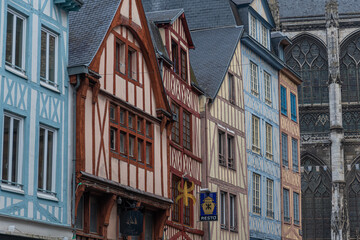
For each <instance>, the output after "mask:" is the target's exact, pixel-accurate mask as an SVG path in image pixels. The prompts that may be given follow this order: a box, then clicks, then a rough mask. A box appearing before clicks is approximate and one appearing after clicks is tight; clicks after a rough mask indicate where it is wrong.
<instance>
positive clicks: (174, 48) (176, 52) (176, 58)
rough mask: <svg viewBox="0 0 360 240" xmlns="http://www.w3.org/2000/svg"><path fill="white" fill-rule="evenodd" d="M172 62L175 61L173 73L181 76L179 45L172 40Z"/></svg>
mask: <svg viewBox="0 0 360 240" xmlns="http://www.w3.org/2000/svg"><path fill="white" fill-rule="evenodd" d="M171 61H173V71H174V73H176V74H178V75H179V72H180V71H179V69H180V68H179V65H180V64H179V43H178V42H177V41H175V39H171Z"/></svg>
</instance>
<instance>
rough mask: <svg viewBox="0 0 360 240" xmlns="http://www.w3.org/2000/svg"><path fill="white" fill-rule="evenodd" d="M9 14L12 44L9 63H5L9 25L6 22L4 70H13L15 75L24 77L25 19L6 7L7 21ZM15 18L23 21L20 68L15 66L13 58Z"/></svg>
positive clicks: (14, 51)
mask: <svg viewBox="0 0 360 240" xmlns="http://www.w3.org/2000/svg"><path fill="white" fill-rule="evenodd" d="M9 13H11V14H12V15H13V22H12V23H13V26H12V40H11V41H12V44H11V51H10V52H11V63H10V62H8V61H6V54H7V53H6V52H7V49H6V44H7V29H8V27H9V25H8V24H9V23H8V22H7V23H6V31H5V35H6V37H5V39H4V40H5V41H4V42H5V59H4V60H5V68H6V69H7V70H10V71H11V70H13V71H15V73H20V74H21V75H24V76H25V74H26V70H25V68H26V66H25V65H26V59H25V55H26V33H27V29H26V26H27V21H26V20H27V17H26V16H24V15H22V14H20V13H18V12H17V11H15V10H13V9H12V8H10V7H8V9H7V11H6V19H7V16H8V14H9ZM17 18H19V19H21V20H22V21H23V24H22V39H21V61H20V62H21V66H16V63H15V61H16V58H15V55H16V32H17V29H16V21H14V20H17Z"/></svg>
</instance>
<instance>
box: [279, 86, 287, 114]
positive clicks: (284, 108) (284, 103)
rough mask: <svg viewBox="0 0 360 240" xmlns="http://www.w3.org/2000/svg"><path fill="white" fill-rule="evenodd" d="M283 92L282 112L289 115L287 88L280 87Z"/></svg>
mask: <svg viewBox="0 0 360 240" xmlns="http://www.w3.org/2000/svg"><path fill="white" fill-rule="evenodd" d="M280 94H281V113H282V114H284V115H286V116H287V103H286V88H285V87H283V86H281V87H280Z"/></svg>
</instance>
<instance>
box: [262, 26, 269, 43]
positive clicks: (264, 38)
mask: <svg viewBox="0 0 360 240" xmlns="http://www.w3.org/2000/svg"><path fill="white" fill-rule="evenodd" d="M261 36H262V41H261V44H262V45H263V46H264V47H266V48H268V29H267V28H266V27H265V26H264V25H261Z"/></svg>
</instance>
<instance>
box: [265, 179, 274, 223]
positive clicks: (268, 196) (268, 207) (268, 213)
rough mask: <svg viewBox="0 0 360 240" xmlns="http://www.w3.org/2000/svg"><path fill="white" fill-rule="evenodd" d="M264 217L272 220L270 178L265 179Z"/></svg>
mask: <svg viewBox="0 0 360 240" xmlns="http://www.w3.org/2000/svg"><path fill="white" fill-rule="evenodd" d="M270 183H271V184H270ZM270 186H271V187H270ZM270 193H271V194H270ZM270 199H271V201H270ZM266 217H267V218H272V219H273V218H274V180H272V179H270V178H267V179H266Z"/></svg>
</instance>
